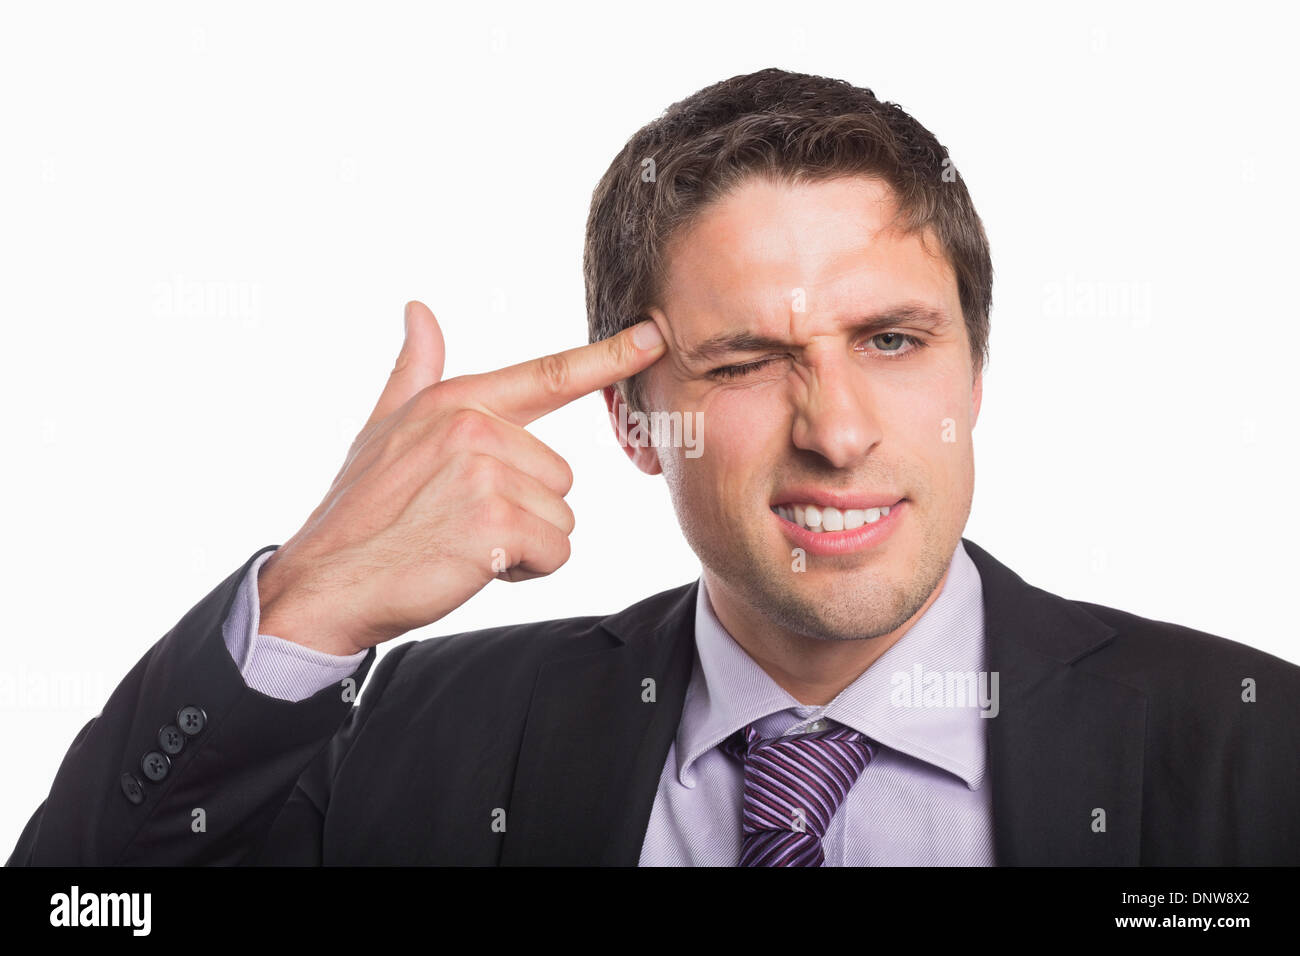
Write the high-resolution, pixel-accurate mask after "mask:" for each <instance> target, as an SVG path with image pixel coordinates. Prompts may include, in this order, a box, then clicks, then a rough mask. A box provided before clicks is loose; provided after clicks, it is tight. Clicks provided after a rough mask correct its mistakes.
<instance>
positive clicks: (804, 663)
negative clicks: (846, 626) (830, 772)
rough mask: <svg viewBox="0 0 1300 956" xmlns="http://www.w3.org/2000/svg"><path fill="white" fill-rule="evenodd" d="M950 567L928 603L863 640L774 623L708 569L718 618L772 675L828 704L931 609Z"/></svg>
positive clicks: (802, 695)
mask: <svg viewBox="0 0 1300 956" xmlns="http://www.w3.org/2000/svg"><path fill="white" fill-rule="evenodd" d="M950 570H951V564H950V565H949V568H948V570H945V571H944V573H943V577H942V578H941V579H940V580H939V584H938V586H937V587H935V589H934V590H933V591H932V592H931V593H930V596H929V597H928V598H926V599H925V603H924V604H922V605H921V607H920V608H918V609H917V611H916V613H915V614H913V615H912V616H911V617H910V618H908V619H907V620H906V621H905V622H904V623H903V624H902V625H901V626H900V627H897V628H895V629H894V630H893V631H891V632H889V633H888V634H885V635H882V636H881V637H874V638H869V639H864V640H849V641H839V640H821V639H818V638H815V637H808V636H807V635H806V634H797V633H795V632H793V631H790V630H788V629H786V628H784V627H780V626H778V625H774V624H773V623H772V622H771V621H770V620H768V619H766V618H764V617H763V616H762V614H761V613H759V612H758V611H757V610H756V609H755V608H754V607H753V606H752V605H751V604H748V603H747V602H746V601H745V600H744V599H743V597H741V596H740V595H738V594H736V593H735V592H733V591H732V590H731V589H729V588H728V587H727V586H726V584H724V583H723V582H722V581H720V580H718V578H717V577H715V576H714V575H713V574H711V573H710V572H709V570H708V569H707V568H705V569H704V579H705V585H706V586H707V588H708V597H709V603H710V604H711V605H712V607H713V613H714V614H715V615H717V618H718V621H719V622H720V623H721V624H722V626H723V627H724V628H726V630H727V633H728V634H730V635H731V636H732V638H733V639H734V640H735V642H736V643H737V644H739V645H740V646H741V647H742V648H744V650H745V653H747V654H748V655H749V656H750V657H751V658H752V659H753V660H754V662H755V663H756V664H758V666H759V667H761V668H763V670H764V672H766V673H767V675H768V676H769V677H771V678H772V680H774V681H776V683H777V684H778V685H780V687H781V688H782V689H783V690H785V691H786V693H788V694H789V695H790V696H791V697H793V698H794V699H795V700H797V701H799V703H801V704H809V705H816V706H822V705H825V704H829V703H830V702H831V701H832V700H834V699H835V698H836V696H837V695H838V694H839V693H840V691H842V690H844V688H846V687H848V686H849V685H850V684H852V683H853V682H854V681H855V680H857V679H858V677H860V676H861V675H862V674H863V673H864V672H865V671H866V670H867V668H869V667H870V666H871V665H872V664H874V663H875V662H876V661H877V660H878V659H879V658H880V656H881V655H882V654H884V653H885V652H886V651H887V650H889V649H890V648H891V647H893V646H894V645H895V644H897V643H898V642H899V641H900V640H901V639H902V637H903V635H904V634H906V633H907V632H908V631H910V630H911V629H912V627H913V625H915V624H916V622H917V621H919V620H920V619H921V616H922V615H923V614H925V612H926V611H927V610H929V608H930V605H932V604H933V603H934V602H935V601H936V600H938V598H939V595H940V594H942V593H943V588H944V585H945V584H946V583H947V581H948V573H949V571H950Z"/></svg>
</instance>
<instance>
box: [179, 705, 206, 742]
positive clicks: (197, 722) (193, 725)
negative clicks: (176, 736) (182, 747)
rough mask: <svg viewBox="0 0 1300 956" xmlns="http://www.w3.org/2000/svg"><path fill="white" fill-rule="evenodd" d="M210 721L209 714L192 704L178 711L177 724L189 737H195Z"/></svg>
mask: <svg viewBox="0 0 1300 956" xmlns="http://www.w3.org/2000/svg"><path fill="white" fill-rule="evenodd" d="M207 722H208V715H207V714H205V713H203V711H202V710H200V709H199V708H198V707H195V706H193V705H190V706H189V707H182V708H181V709H180V710H178V711H176V726H177V727H179V728H180V729H181V732H182V733H183V734H185V736H187V737H193V736H194V735H195V734H197V733H198V732H199V731H200V730H202V729H203V726H204V725H205V724H206V723H207Z"/></svg>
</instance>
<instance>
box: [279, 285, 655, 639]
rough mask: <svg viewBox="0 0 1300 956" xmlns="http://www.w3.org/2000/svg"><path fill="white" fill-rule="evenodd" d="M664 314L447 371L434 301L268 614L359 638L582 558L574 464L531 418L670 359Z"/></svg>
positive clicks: (294, 543) (309, 524)
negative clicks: (575, 341) (483, 368)
mask: <svg viewBox="0 0 1300 956" xmlns="http://www.w3.org/2000/svg"><path fill="white" fill-rule="evenodd" d="M665 349H666V346H665V345H664V342H663V337H662V336H661V335H660V333H659V331H658V328H657V326H656V325H655V323H654V321H653V320H646V321H644V322H642V323H640V324H639V325H637V326H634V327H632V328H630V329H627V330H625V331H623V332H622V333H620V334H618V335H616V336H613V337H612V338H609V339H606V340H604V341H601V342H596V343H593V344H591V345H586V346H582V347H580V348H574V349H569V350H567V351H564V352H559V353H556V354H554V355H548V356H545V357H543V358H539V359H534V360H532V361H529V362H523V363H520V364H519V365H512V366H510V367H508V368H503V369H498V370H497V371H494V372H486V373H483V374H479V375H462V376H459V377H457V378H452V379H448V380H447V381H445V382H444V381H441V378H442V370H443V359H444V356H445V347H444V344H443V338H442V331H441V330H440V329H439V328H438V322H437V320H436V319H435V318H434V317H433V313H432V312H430V311H429V309H428V307H427V306H425V305H424V304H423V303H420V302H410V303H408V304H407V306H406V340H405V342H404V343H403V345H402V350H401V352H400V353H399V355H398V356H397V363H396V365H395V366H394V368H393V371H392V373H391V375H390V376H389V379H388V384H387V386H386V387H385V388H384V391H383V394H382V395H381V396H380V397H379V401H378V402H377V403H376V405H375V408H374V411H373V412H371V414H370V418H369V419H368V420H367V422H366V424H365V426H364V427H363V428H362V429H361V431H360V433H359V434H358V435H357V437H356V440H355V441H354V442H353V443H352V447H351V448H350V449H349V451H348V455H347V460H346V461H345V462H344V463H343V467H342V468H341V469H339V473H338V475H336V476H335V478H334V483H333V484H332V485H331V486H330V489H329V492H328V493H327V494H326V495H325V499H324V500H323V501H322V502H321V503H320V505H319V506H318V507H317V508H316V510H315V511H313V512H312V514H311V516H310V517H309V518H308V519H307V521H306V522H305V523H304V524H303V526H302V528H300V529H299V530H298V532H297V533H296V534H294V536H293V537H292V538H290V539H289V540H288V541H287V542H285V544H284V545H283V546H282V547H281V548H279V549H278V550H277V551H276V552H275V553H274V554H273V555H272V556H271V557H270V558H268V559H267V561H266V563H265V564H263V565H262V567H261V569H260V573H259V576H258V591H259V597H260V604H261V621H260V623H259V627H258V630H259V631H261V632H262V633H264V634H273V635H275V636H276V637H281V638H284V639H285V640H290V641H294V642H296V643H298V644H302V645H304V646H307V647H312V648H315V649H317V650H321V651H325V652H326V653H330V654H354V653H356V652H358V651H360V650H363V649H365V648H368V647H371V646H373V645H375V644H379V643H382V642H383V641H386V640H390V639H392V638H394V637H397V636H398V635H400V634H404V633H406V632H407V631H410V630H414V629H415V628H418V627H423V626H424V625H426V624H429V623H431V622H433V621H436V620H438V619H439V618H441V617H443V616H445V615H447V614H449V613H451V612H452V611H453V610H455V609H456V608H458V607H460V606H461V605H462V604H464V603H465V602H466V601H468V600H469V599H470V598H471V597H473V596H474V595H475V594H477V593H478V591H479V590H481V589H482V588H483V586H484V585H486V584H487V583H488V582H489V581H491V580H492V579H493V578H495V577H502V578H504V579H505V580H507V581H522V580H526V579H528V578H533V577H539V576H542V575H546V574H550V573H551V572H553V571H554V570H555V569H556V568H558V567H559V566H560V565H562V564H564V562H565V561H567V560H568V559H569V538H568V536H569V533H570V532H571V531H572V530H573V524H574V518H573V511H572V510H571V509H570V508H569V506H568V504H567V503H566V502H565V501H564V496H565V495H566V494H568V492H569V489H570V488H571V487H572V486H573V472H572V471H571V470H570V468H569V465H568V463H567V462H565V460H564V459H563V458H561V457H560V456H559V455H558V454H556V452H554V451H553V450H552V449H550V448H548V447H547V446H546V445H545V444H543V443H542V442H541V441H540V440H538V439H537V438H536V437H535V436H533V435H531V434H529V433H528V432H527V431H525V430H524V427H523V426H525V425H527V424H528V423H529V422H531V421H533V420H535V419H537V418H540V417H541V416H543V415H545V414H546V413H548V412H551V411H554V410H555V409H557V408H560V407H561V406H563V405H566V404H568V403H569V402H571V401H573V400H574V399H575V398H579V397H581V396H583V395H586V394H587V393H588V392H592V391H594V390H596V389H598V388H603V387H604V386H606V385H612V384H614V383H615V382H618V381H620V380H621V379H624V378H628V377H629V376H631V375H634V374H635V373H637V372H639V371H641V370H642V369H644V368H646V367H648V366H649V365H651V364H653V363H654V362H655V361H657V360H658V359H659V358H660V357H661V356H662V355H663V354H664V351H665Z"/></svg>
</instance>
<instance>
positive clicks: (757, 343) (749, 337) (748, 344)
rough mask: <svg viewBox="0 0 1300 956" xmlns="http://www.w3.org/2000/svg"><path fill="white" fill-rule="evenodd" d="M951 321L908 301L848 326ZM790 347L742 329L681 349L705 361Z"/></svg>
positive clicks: (932, 325)
mask: <svg viewBox="0 0 1300 956" xmlns="http://www.w3.org/2000/svg"><path fill="white" fill-rule="evenodd" d="M951 321H952V320H951V319H950V318H949V316H948V314H947V313H946V312H944V311H942V310H941V309H936V308H934V307H932V306H928V305H921V304H918V303H908V304H905V305H899V306H894V307H892V308H889V309H885V310H884V311H882V312H875V313H872V314H871V315H867V316H864V317H863V318H861V319H858V320H857V321H855V322H852V323H850V325H849V329H850V330H851V331H852V332H854V333H857V334H859V335H860V334H862V333H864V332H874V331H876V330H877V329H887V328H889V327H890V326H893V325H911V326H920V327H922V328H924V329H925V330H926V331H929V332H937V331H939V330H940V329H943V328H945V327H946V326H948V325H949V324H950V323H951ZM789 347H790V343H789V342H788V341H786V340H785V339H781V338H774V337H772V336H770V335H759V334H758V333H756V332H753V331H750V330H748V329H741V330H739V331H735V332H721V333H719V334H718V335H714V336H710V337H709V338H707V339H705V340H704V341H703V342H701V343H699V344H698V345H694V346H691V347H690V348H684V349H682V350H681V355H682V357H683V358H684V359H686V360H687V361H688V362H700V363H704V362H713V361H717V360H718V359H719V358H721V357H722V356H724V355H730V354H732V353H735V352H761V351H763V350H764V349H774V348H789Z"/></svg>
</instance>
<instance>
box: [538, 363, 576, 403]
mask: <svg viewBox="0 0 1300 956" xmlns="http://www.w3.org/2000/svg"><path fill="white" fill-rule="evenodd" d="M537 375H538V378H539V379H541V386H542V388H543V389H544V390H545V391H546V393H547V394H548V395H556V394H559V393H560V392H563V391H564V388H565V386H566V385H567V384H568V381H569V363H568V362H567V361H566V360H565V359H564V358H563V357H562V356H560V355H547V356H545V357H543V358H542V359H541V360H540V361H539V362H538V363H537Z"/></svg>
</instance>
